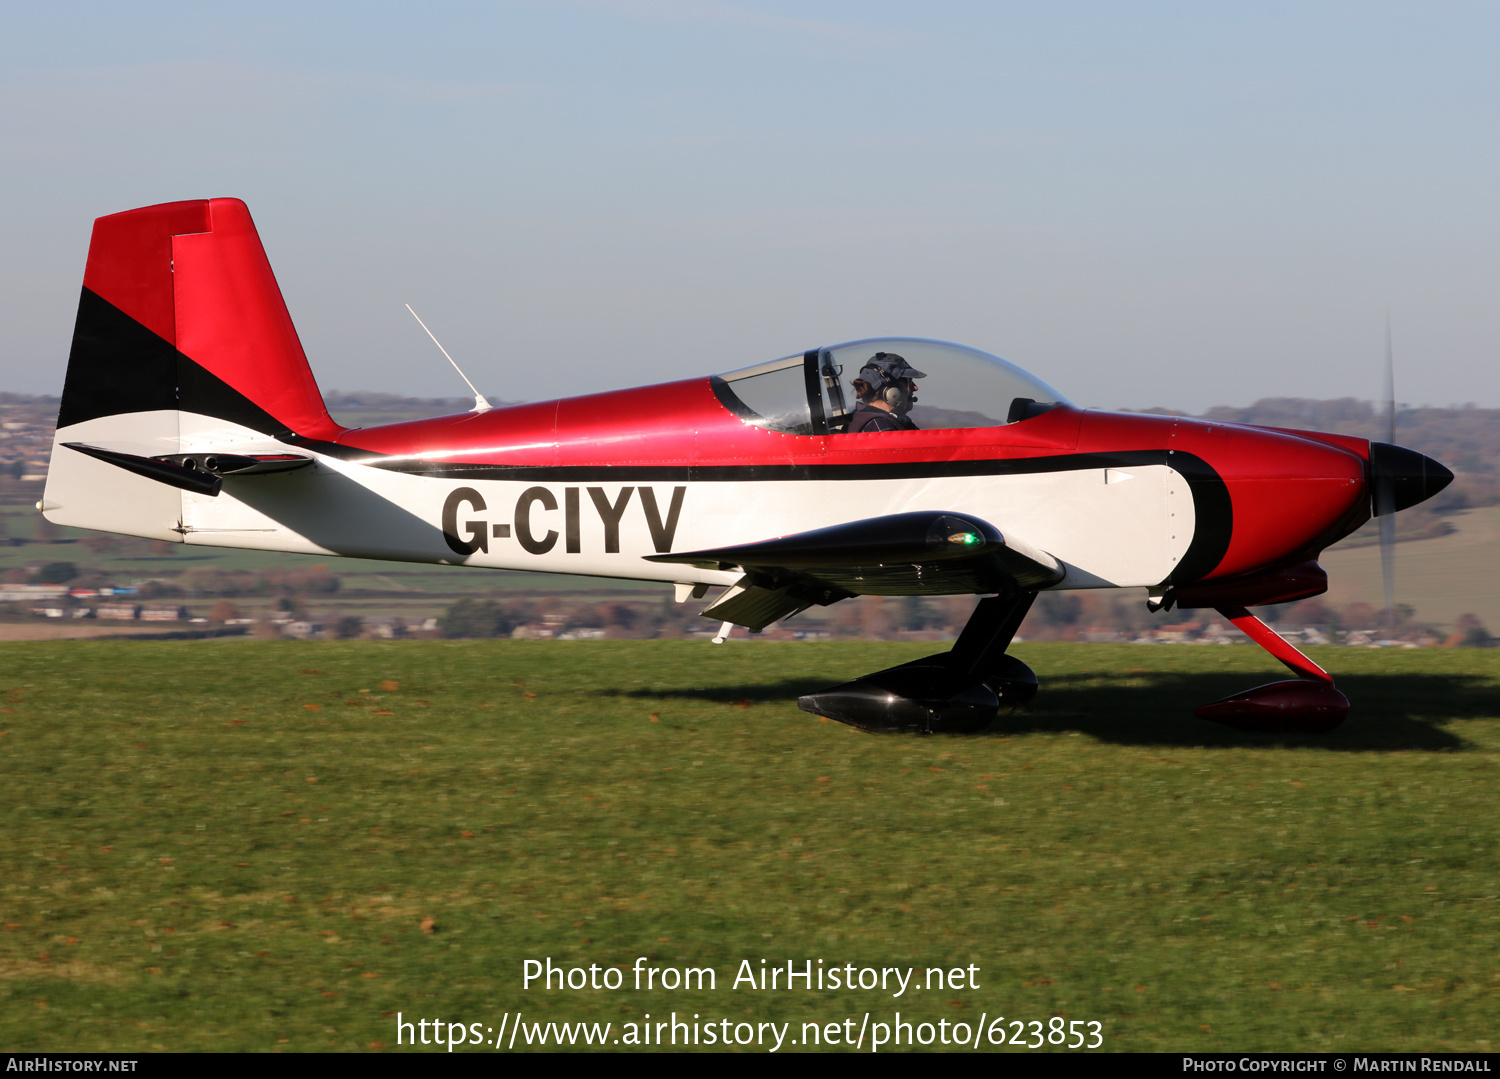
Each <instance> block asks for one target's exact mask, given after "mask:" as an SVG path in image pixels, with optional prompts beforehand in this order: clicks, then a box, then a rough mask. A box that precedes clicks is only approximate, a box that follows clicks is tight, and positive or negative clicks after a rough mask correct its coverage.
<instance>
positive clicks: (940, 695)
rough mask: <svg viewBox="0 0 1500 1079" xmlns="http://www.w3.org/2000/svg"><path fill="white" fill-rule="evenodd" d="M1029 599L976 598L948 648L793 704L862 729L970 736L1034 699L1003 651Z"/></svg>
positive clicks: (1032, 679) (1031, 686) (1030, 679)
mask: <svg viewBox="0 0 1500 1079" xmlns="http://www.w3.org/2000/svg"><path fill="white" fill-rule="evenodd" d="M1034 599H1036V593H1035V592H1021V593H1018V594H1013V595H1001V596H992V597H991V598H989V599H982V600H980V601H979V605H978V606H977V607H975V608H974V613H973V614H972V615H970V616H969V621H968V624H967V625H965V626H964V629H963V632H962V633H960V634H959V635H958V640H957V641H955V642H954V643H953V648H952V649H951V650H950V651H947V652H940V653H938V654H937V655H935V656H927V657H926V658H924V659H918V660H913V661H912V662H910V663H903V664H902V665H901V666H899V667H891V668H889V669H887V670H884V671H877V672H876V673H875V674H867V675H865V677H863V678H856V679H855V680H854V681H852V682H845V683H844V684H843V685H841V686H834V687H833V688H832V689H825V690H821V691H820V692H817V693H809V694H808V695H807V696H805V697H799V698H797V707H798V708H801V709H802V710H803V711H804V712H812V713H814V714H816V715H820V716H827V717H828V718H829V719H836V720H838V721H839V722H840V723H847V724H849V725H850V726H852V727H858V728H859V729H860V730H862V731H900V730H908V731H921V732H924V733H929V734H933V733H938V732H943V733H963V732H967V731H977V730H979V729H980V728H982V727H984V726H986V725H987V724H989V723H991V722H992V721H993V720H994V718H995V716H996V714H997V713H998V712H999V710H1000V709H1001V708H1002V707H1005V708H1011V707H1014V706H1015V705H1018V704H1025V703H1026V702H1027V701H1029V700H1031V698H1032V697H1034V696H1036V675H1035V674H1033V673H1032V672H1031V668H1030V667H1028V666H1026V664H1024V663H1022V662H1021V661H1020V660H1018V659H1016V658H1015V657H1014V656H1008V655H1006V654H1005V650H1006V649H1007V648H1009V647H1010V642H1011V640H1012V639H1013V638H1014V637H1015V635H1016V630H1017V629H1019V628H1020V626H1021V621H1022V619H1024V618H1025V617H1026V612H1027V611H1029V610H1030V609H1031V602H1032V600H1034Z"/></svg>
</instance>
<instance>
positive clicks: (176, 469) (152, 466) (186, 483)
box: [63, 442, 224, 497]
mask: <svg viewBox="0 0 1500 1079" xmlns="http://www.w3.org/2000/svg"><path fill="white" fill-rule="evenodd" d="M63 445H64V446H66V447H68V449H70V450H77V451H78V452H79V453H82V454H84V455H86V456H88V457H93V458H94V459H96V460H99V461H104V462H106V463H108V464H112V465H114V466H115V467H117V468H123V469H124V470H125V471H126V472H134V473H135V474H136V475H137V476H145V477H146V478H147V479H148V480H156V481H157V482H158V483H165V484H166V485H167V486H169V487H178V488H180V489H182V490H184V491H191V492H193V494H195V495H209V496H210V497H217V496H218V494H219V489H220V488H221V487H223V486H224V481H223V480H222V479H220V478H219V477H218V476H214V475H211V474H209V473H207V472H200V471H198V470H197V469H194V468H188V467H187V466H186V465H179V464H173V463H172V462H171V461H156V460H153V459H152V458H150V457H137V456H136V455H135V454H133V453H119V452H117V451H115V450H104V449H100V448H99V447H98V446H85V445H84V444H83V443H82V442H64V443H63Z"/></svg>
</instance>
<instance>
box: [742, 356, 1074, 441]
mask: <svg viewBox="0 0 1500 1079" xmlns="http://www.w3.org/2000/svg"><path fill="white" fill-rule="evenodd" d="M881 352H884V353H886V354H887V355H891V354H894V355H896V356H900V357H901V358H902V359H904V360H905V361H906V363H907V364H908V365H909V366H910V367H913V368H915V369H916V370H918V371H920V372H922V374H923V375H924V376H925V377H923V378H921V379H918V380H917V381H916V398H915V404H914V405H913V407H912V410H911V413H910V418H911V420H912V422H914V423H915V424H916V425H917V427H918V428H919V429H922V430H929V431H932V430H943V429H951V428H963V427H1004V426H1006V425H1007V424H1012V423H1023V422H1025V421H1026V420H1028V419H1031V418H1032V417H1033V416H1039V415H1041V414H1042V413H1043V412H1046V411H1048V410H1049V409H1051V408H1055V407H1056V406H1058V405H1066V404H1068V403H1069V402H1068V399H1067V398H1065V397H1064V396H1063V395H1062V394H1060V393H1058V392H1057V391H1056V390H1054V389H1053V388H1052V387H1051V386H1049V385H1047V384H1046V383H1045V382H1043V381H1042V380H1041V379H1039V378H1037V377H1036V376H1035V375H1032V374H1030V373H1029V372H1027V371H1023V370H1022V369H1021V368H1019V367H1017V366H1016V365H1015V364H1013V363H1008V362H1006V361H1005V360H1002V359H1001V358H1000V357H998V356H991V355H990V354H989V353H988V352H980V351H979V350H978V349H975V348H967V347H965V346H964V345H955V344H950V343H949V342H947V341H929V340H926V339H923V338H919V337H872V338H869V339H867V340H863V341H849V342H846V343H844V344H841V345H830V346H828V347H826V348H816V349H809V350H808V351H807V352H804V353H802V354H801V355H797V356H785V357H782V358H781V359H779V360H771V361H769V362H767V363H761V364H756V365H755V366H753V367H744V368H741V369H739V370H737V371H726V372H724V373H723V374H720V375H715V376H714V377H713V385H714V391H715V392H716V393H717V394H718V396H719V400H720V401H721V402H723V404H724V405H725V407H726V408H728V409H729V410H730V411H732V412H734V413H735V414H736V415H738V416H740V417H741V418H742V419H745V420H748V421H749V422H751V423H754V424H757V425H759V426H762V427H768V428H771V429H772V430H776V431H785V432H787V433H789V434H799V435H821V434H842V433H843V431H844V428H845V427H846V426H847V424H848V422H849V417H850V416H851V415H852V414H853V412H854V410H855V409H856V408H857V407H858V406H859V398H858V395H857V394H856V393H855V388H854V386H853V385H852V383H853V382H854V380H855V379H857V378H859V371H860V368H861V367H863V366H864V365H865V364H866V363H868V362H869V360H870V359H871V358H872V357H873V356H875V355H876V353H881Z"/></svg>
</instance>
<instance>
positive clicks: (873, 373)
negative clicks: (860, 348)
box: [845, 352, 927, 434]
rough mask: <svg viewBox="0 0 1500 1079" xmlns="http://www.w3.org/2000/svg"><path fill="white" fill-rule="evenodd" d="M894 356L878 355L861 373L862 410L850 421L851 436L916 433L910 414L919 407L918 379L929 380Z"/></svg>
mask: <svg viewBox="0 0 1500 1079" xmlns="http://www.w3.org/2000/svg"><path fill="white" fill-rule="evenodd" d="M926 377H927V376H926V375H925V374H924V373H923V372H921V371H918V370H917V369H916V368H915V367H912V366H911V364H909V363H907V362H906V360H905V359H903V358H902V357H900V356H898V355H896V354H895V353H894V352H877V353H875V355H873V356H871V357H870V358H869V360H868V361H867V362H866V363H865V365H864V366H863V367H861V368H860V369H859V377H858V378H856V379H855V380H854V381H853V382H852V383H850V385H852V386H853V387H854V393H855V396H857V397H858V398H859V406H858V407H857V408H856V409H855V410H854V414H853V415H852V416H851V417H850V418H849V426H848V427H847V428H845V430H846V431H847V432H848V433H849V434H857V433H859V432H862V431H863V432H869V431H915V430H916V429H917V425H916V424H915V423H913V422H912V421H911V419H910V418H909V417H908V416H907V413H908V412H910V411H911V408H912V406H913V405H915V404H916V403H917V384H916V382H915V381H913V380H914V379H919V378H926Z"/></svg>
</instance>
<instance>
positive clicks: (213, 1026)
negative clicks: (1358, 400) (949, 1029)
mask: <svg viewBox="0 0 1500 1079" xmlns="http://www.w3.org/2000/svg"><path fill="white" fill-rule="evenodd" d="M921 651H922V646H910V645H896V644H842V643H817V644H813V643H804V644H781V643H773V642H750V643H744V644H730V645H726V646H722V647H715V646H711V645H707V644H703V643H698V642H686V641H681V642H679V641H667V642H644V641H640V642H637V641H622V642H598V643H593V642H590V643H584V642H521V641H515V642H513V641H498V642H438V641H433V642H390V643H377V642H338V643H293V642H242V641H233V642H220V641H204V642H174V643H153V642H98V643H69V644H62V643H26V644H8V645H0V672H3V673H0V690H3V691H4V692H3V694H0V708H3V711H0V731H3V732H4V733H3V734H0V767H3V772H0V780H3V785H0V798H3V803H0V804H3V806H4V821H5V828H4V830H3V832H0V850H3V861H0V866H3V868H4V879H3V881H0V908H3V910H0V925H3V928H0V1045H3V1046H5V1048H6V1049H8V1050H12V1051H23V1050H76V1051H89V1050H92V1051H98V1050H117V1051H125V1050H129V1051H137V1050H153V1049H155V1050H276V1049H283V1050H365V1049H367V1048H369V1047H371V1046H372V1045H378V1046H380V1047H382V1048H384V1049H386V1050H387V1051H394V1050H395V1041H396V1028H395V1014H396V1013H397V1012H400V1013H402V1015H403V1016H404V1017H405V1018H406V1019H407V1020H415V1019H436V1018H441V1019H443V1020H444V1021H445V1023H446V1022H463V1023H466V1024H471V1023H477V1024H480V1025H481V1027H488V1028H490V1029H491V1030H492V1031H493V1030H495V1029H498V1028H500V1025H501V1022H502V1016H509V1017H510V1021H511V1022H512V1027H511V1029H514V1013H516V1012H517V1011H520V1012H522V1013H523V1018H524V1022H525V1023H530V1022H532V1021H541V1022H547V1021H554V1022H562V1021H568V1022H573V1021H578V1020H590V1021H598V1022H609V1023H612V1024H614V1026H613V1027H612V1030H613V1031H614V1034H613V1035H612V1036H618V1035H619V1033H620V1032H621V1030H622V1029H623V1028H622V1026H621V1025H622V1024H625V1023H632V1022H635V1023H639V1022H641V1021H642V1020H643V1018H644V1015H645V1013H650V1014H651V1016H652V1017H653V1020H652V1021H653V1022H655V1021H661V1020H666V1019H667V1017H668V1014H669V1013H671V1012H673V1011H675V1012H676V1013H677V1015H678V1017H679V1019H684V1018H687V1017H689V1016H692V1015H694V1014H696V1015H698V1016H700V1017H701V1021H702V1022H710V1021H712V1022H717V1021H719V1020H720V1019H721V1018H724V1019H729V1020H730V1021H731V1023H739V1022H763V1021H764V1022H777V1023H782V1022H790V1023H791V1024H792V1026H791V1028H790V1029H789V1034H788V1037H789V1038H790V1039H799V1037H800V1035H801V1031H802V1028H801V1024H802V1023H804V1022H818V1023H825V1024H826V1023H830V1022H836V1021H842V1020H843V1019H845V1018H846V1017H852V1019H853V1027H852V1029H853V1030H854V1031H858V1030H859V1028H860V1024H861V1017H862V1016H864V1015H865V1013H867V1012H868V1013H870V1015H871V1022H879V1021H887V1022H889V1021H890V1020H891V1019H892V1018H893V1015H894V1013H895V1012H896V1011H897V1010H899V1011H900V1012H901V1013H902V1017H903V1020H905V1021H910V1020H916V1021H918V1022H921V1021H928V1022H934V1023H935V1022H937V1021H938V1020H948V1021H950V1022H965V1023H970V1024H973V1023H976V1022H977V1021H978V1020H979V1018H980V1016H981V1015H984V1016H986V1017H987V1019H988V1020H993V1018H994V1017H996V1016H1005V1017H1006V1019H1007V1021H1010V1020H1018V1019H1019V1020H1025V1021H1033V1020H1040V1021H1042V1022H1043V1023H1044V1024H1046V1023H1047V1022H1048V1021H1049V1020H1050V1018H1051V1017H1053V1016H1062V1017H1065V1019H1067V1020H1083V1021H1088V1020H1097V1021H1099V1022H1100V1023H1101V1024H1102V1026H1101V1033H1102V1035H1103V1046H1104V1048H1106V1049H1110V1050H1173V1051H1182V1050H1204V1051H1207V1050H1271V1049H1277V1050H1303V1051H1329V1050H1344V1051H1353V1050H1375V1049H1384V1050H1487V1049H1489V1048H1490V1045H1491V1043H1490V1041H1489V1040H1488V1039H1491V1038H1492V1037H1493V1033H1492V1032H1493V1031H1494V1029H1495V1025H1496V1020H1497V1017H1500V957H1497V955H1496V951H1495V941H1496V938H1497V930H1500V902H1497V896H1500V856H1497V849H1496V848H1497V844H1496V838H1497V833H1500V823H1497V820H1496V814H1495V811H1494V801H1495V791H1496V783H1495V779H1496V774H1497V773H1496V766H1497V761H1500V694H1497V688H1500V653H1496V652H1491V651H1469V650H1452V651H1442V650H1424V651H1413V652H1393V651H1373V650H1371V651H1366V650H1357V649H1328V650H1323V651H1321V652H1317V653H1316V658H1317V659H1318V660H1319V661H1320V662H1322V663H1324V664H1325V665H1327V666H1329V667H1330V668H1332V669H1334V670H1335V672H1336V673H1337V674H1338V675H1339V677H1340V685H1341V686H1343V687H1344V688H1345V689H1346V691H1347V692H1348V694H1349V696H1350V697H1351V698H1352V699H1353V701H1354V705H1355V711H1354V715H1353V717H1352V718H1351V719H1350V720H1349V722H1348V723H1346V724H1345V725H1344V727H1342V728H1341V729H1339V730H1338V731H1335V732H1333V733H1332V734H1331V735H1326V736H1320V737H1305V738H1304V737H1290V738H1289V737H1285V736H1268V735H1252V734H1246V733H1241V732H1237V731H1233V730H1229V729H1226V728H1220V727H1217V726H1214V725H1212V724H1207V723H1204V722H1201V721H1198V720H1195V719H1193V718H1192V716H1191V708H1192V706H1193V705H1194V704H1197V703H1201V702H1204V701H1207V700H1210V699H1212V698H1215V697H1218V696H1220V695H1222V694H1224V693H1227V692H1230V691H1232V690H1236V689H1242V688H1245V687H1247V686H1250V685H1254V684H1257V683H1258V682H1260V681H1268V680H1271V679H1272V678H1276V677H1279V673H1278V671H1277V670H1276V669H1275V668H1274V665H1273V664H1272V662H1271V661H1270V660H1268V659H1267V658H1266V657H1264V655H1263V654H1262V653H1260V652H1259V651H1258V650H1252V649H1251V648H1248V647H1222V648H1193V647H1178V648H1165V647H1159V648H1146V647H1134V646H1115V645H1031V646H1019V647H1018V648H1017V649H1016V651H1017V653H1018V654H1019V655H1021V656H1022V657H1023V658H1024V659H1026V660H1027V661H1028V662H1029V663H1031V664H1032V665H1033V666H1034V667H1035V668H1036V670H1037V671H1038V673H1039V674H1040V676H1041V678H1042V681H1043V690H1042V694H1041V695H1040V696H1039V697H1038V698H1037V700H1036V701H1035V702H1034V704H1033V705H1032V706H1031V707H1030V708H1028V709H1026V710H1025V711H1024V712H1020V713H1016V714H1013V715H1011V716H1008V717H1005V718H1002V719H1001V721H1000V722H999V723H997V724H996V726H995V727H993V728H992V729H991V730H990V731H988V732H987V733H985V734H982V735H979V736H969V737H926V738H923V737H908V736H886V737H879V736H870V735H866V734H861V733H858V732H856V731H854V730H852V729H850V728H847V727H844V726H841V725H839V724H836V723H829V722H826V721H820V720H819V719H818V718H817V717H813V716H809V715H806V714H804V713H801V712H799V711H797V710H796V708H795V705H794V704H793V702H792V698H794V697H795V696H796V695H797V694H798V693H799V692H806V691H807V690H809V689H813V688H817V687H820V686H825V685H828V684H831V683H833V682H837V681H841V680H843V679H844V678H846V677H849V676H852V675H854V674H858V673H864V672H866V671H870V670H874V669H877V668H879V667H882V666H885V665H888V664H891V663H894V662H898V661H900V660H902V659H906V658H912V657H914V656H915V655H918V654H921ZM547 956H550V957H551V958H552V961H553V962H554V963H556V964H559V965H565V966H572V965H581V966H585V967H586V966H588V965H589V964H598V965H599V966H600V967H601V968H606V967H609V966H612V965H616V964H619V965H622V966H624V967H625V968H627V969H626V972H625V976H624V977H625V982H624V985H625V988H624V989H621V990H617V991H611V990H606V989H598V990H594V989H583V990H567V989H562V990H559V989H556V988H554V989H552V990H550V991H549V990H545V989H542V988H540V987H539V986H536V985H533V986H532V987H530V988H523V986H522V963H523V961H524V960H526V959H531V958H534V959H542V958H543V957H547ZM639 956H647V957H650V959H649V964H648V965H651V966H658V967H668V966H673V967H679V968H680V967H684V966H693V967H702V966H711V967H713V968H715V970H716V972H717V985H716V988H715V989H713V990H707V989H703V990H697V989H694V990H677V991H671V990H663V989H661V988H660V987H659V986H658V987H657V988H656V989H655V990H654V991H650V992H648V991H645V990H641V991H634V990H632V989H631V988H630V986H631V977H632V975H631V974H630V971H629V968H631V967H632V965H633V964H634V963H635V962H636V959H637V957H639ZM742 959H748V960H749V961H750V963H751V965H752V969H754V970H755V971H757V972H758V971H759V969H760V961H761V960H762V959H765V960H767V961H768V962H769V963H771V964H782V965H783V967H784V964H785V962H786V960H788V959H792V960H795V961H796V963H797V964H798V967H797V969H799V970H800V969H802V968H801V964H802V963H803V962H804V961H805V960H812V961H813V962H814V964H816V962H817V960H819V959H822V960H824V961H825V964H824V965H825V968H828V967H832V966H834V965H839V966H843V965H844V964H854V965H855V966H856V967H858V966H871V967H876V968H886V967H898V966H899V967H908V966H910V967H915V968H917V972H918V973H917V977H918V978H919V979H920V978H921V977H922V976H923V972H924V971H925V970H926V969H927V968H930V967H942V968H945V969H951V968H954V967H960V966H962V967H965V968H967V967H968V966H969V965H971V964H972V965H973V966H974V967H976V968H977V971H976V973H975V977H974V980H975V981H977V982H978V986H979V987H978V988H969V987H967V985H966V986H965V987H964V988H961V989H944V990H937V989H923V990H918V989H916V988H913V989H911V990H910V991H908V992H907V993H906V994H905V995H904V996H902V997H900V998H893V997H892V996H891V993H890V992H889V991H887V992H881V991H880V990H860V989H854V990H838V991H834V990H827V991H822V992H820V991H818V990H817V989H816V987H814V988H813V989H811V990H804V989H802V988H800V986H799V988H797V989H793V990H790V991H788V990H786V989H785V988H780V989H774V990H773V989H767V990H765V991H761V990H751V989H749V988H747V987H744V986H741V987H740V988H734V987H733V986H732V984H731V983H732V982H733V981H734V978H735V974H736V971H737V968H738V967H739V964H740V961H741V960H742ZM782 984H783V985H784V984H785V983H784V982H783V983H782ZM1026 1036H1027V1037H1030V1036H1031V1035H1030V1033H1029V1028H1028V1033H1027V1035H1026ZM524 1045H525V1040H524V1038H522V1039H520V1040H518V1041H517V1043H516V1049H517V1050H518V1051H519V1050H520V1049H521V1048H523V1046H524ZM802 1047H803V1046H801V1045H799V1046H797V1048H802ZM763 1048H764V1047H762V1050H763ZM868 1048H869V1042H868V1041H866V1042H865V1043H864V1049H865V1051H868ZM936 1048H941V1046H936ZM428 1051H431V1049H430V1047H429V1049H428ZM491 1051H492V1050H491ZM840 1051H847V1050H845V1049H843V1047H840Z"/></svg>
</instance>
